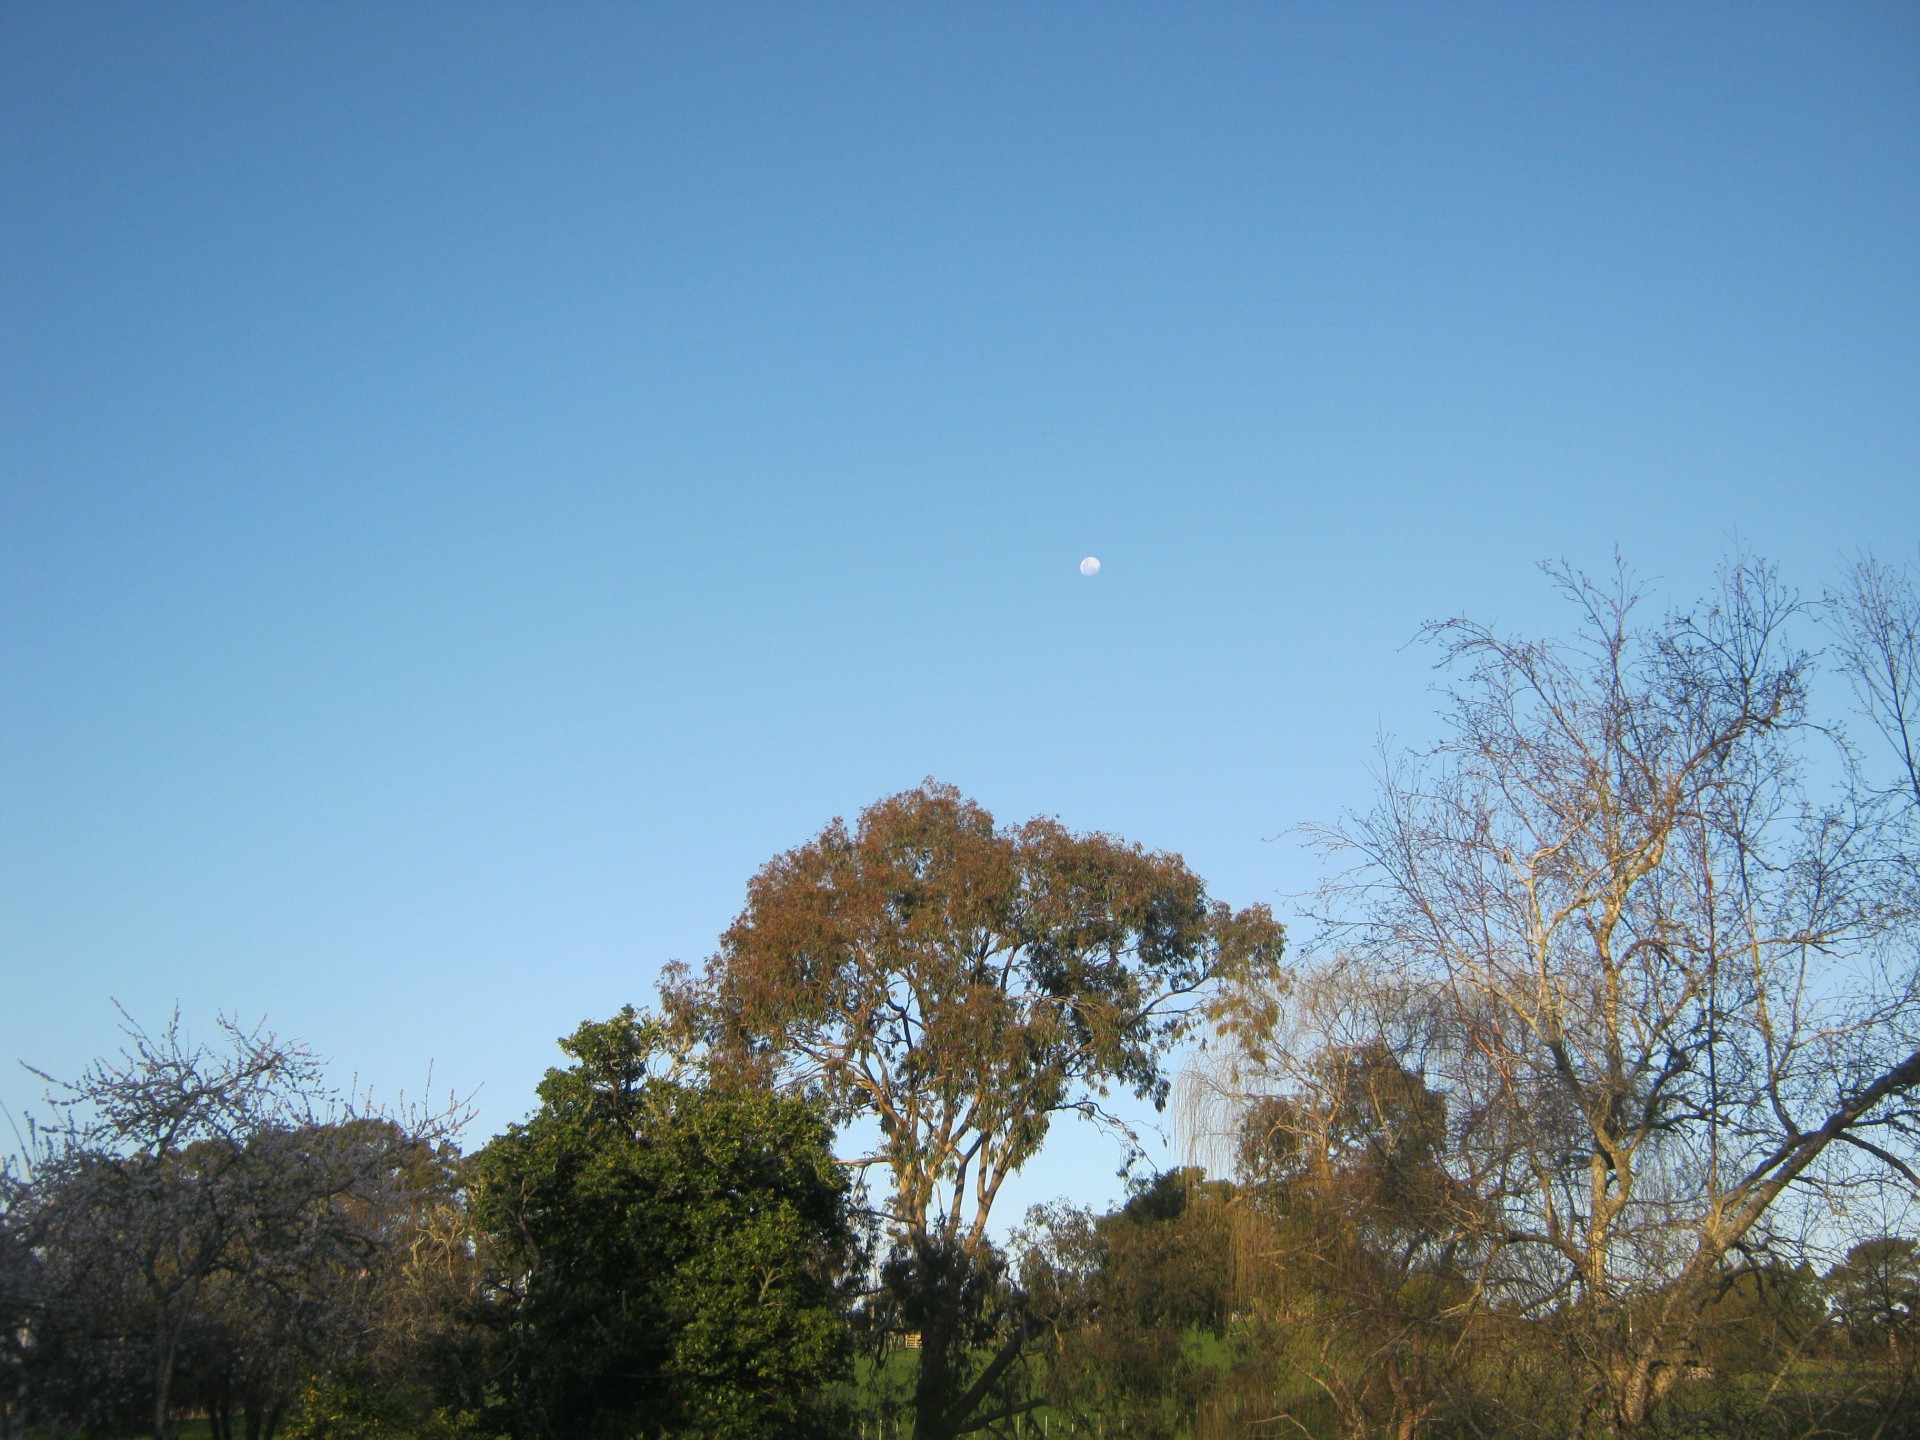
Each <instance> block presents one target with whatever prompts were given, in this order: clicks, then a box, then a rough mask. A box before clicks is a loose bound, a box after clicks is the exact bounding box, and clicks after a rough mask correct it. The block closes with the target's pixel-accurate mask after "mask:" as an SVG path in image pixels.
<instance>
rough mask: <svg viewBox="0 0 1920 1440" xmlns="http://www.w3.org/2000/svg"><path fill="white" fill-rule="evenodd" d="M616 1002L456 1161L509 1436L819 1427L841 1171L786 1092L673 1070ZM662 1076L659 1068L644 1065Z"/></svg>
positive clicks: (657, 1039) (845, 1255) (846, 1359)
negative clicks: (491, 1293)
mask: <svg viewBox="0 0 1920 1440" xmlns="http://www.w3.org/2000/svg"><path fill="white" fill-rule="evenodd" d="M665 1038H666V1037H665V1035H664V1032H663V1031H662V1029H661V1027H660V1026H659V1024H658V1023H657V1022H655V1021H653V1020H652V1019H650V1018H647V1017H643V1016H641V1015H638V1014H636V1013H635V1012H634V1011H633V1009H632V1008H630V1007H629V1008H628V1009H625V1010H623V1011H621V1012H620V1014H618V1015H617V1016H615V1017H614V1018H613V1019H611V1020H607V1021H602V1022H593V1023H588V1024H584V1025H582V1026H581V1027H580V1029H579V1030H577V1031H576V1032H575V1033H574V1034H573V1036H572V1037H571V1038H569V1039H567V1040H565V1041H563V1042H561V1044H562V1048H563V1049H564V1050H565V1051H566V1052H567V1054H568V1055H570V1056H571V1057H572V1059H573V1063H572V1064H571V1065H570V1066H568V1067H567V1068H565V1069H557V1070H551V1071H549V1072H548V1073H547V1077H546V1079H545V1080H544V1081H542V1082H541V1085H540V1087H539V1095H540V1108H539V1109H538V1111H537V1112H536V1113H535V1114H534V1116H533V1118H532V1119H530V1120H529V1121H527V1122H526V1123H525V1124H522V1125H514V1126H512V1127H510V1128H509V1129H508V1131H507V1133H506V1134H504V1135H502V1136H501V1137H499V1138H498V1139H496V1140H495V1141H493V1142H492V1143H491V1144H490V1145H488V1146H487V1147H486V1149H485V1150H483V1151H481V1152H480V1154H479V1155H478V1156H477V1157H476V1158H475V1163H474V1167H473V1184H474V1207H475V1220H476V1223H477V1225H478V1227H479V1228H480V1230H481V1232H482V1233H483V1235H485V1236H486V1237H487V1238H488V1242H489V1244H490V1245H491V1246H492V1247H493V1252H494V1254H495V1257H496V1259H497V1261H498V1263H499V1264H500V1266H501V1270H502V1275H503V1278H504V1281H505V1284H506V1286H507V1290H508V1298H507V1302H506V1305H505V1316H506V1322H507V1325H508V1330H509V1335H508V1338H507V1358H506V1370H507V1376H508V1382H507V1383H508V1388H509V1392H510V1403H511V1408H512V1412H513V1414H512V1421H513V1423H514V1425H515V1426H516V1428H517V1429H519V1430H520V1431H521V1432H522V1433H525V1434H528V1435H538V1436H552V1437H566V1440H591V1437H615V1436H619V1437H628V1436H649V1437H655V1436H658V1437H665V1436H701V1437H707V1440H759V1437H767V1440H773V1437H796V1440H797V1437H805V1436H808V1435H824V1434H828V1433H831V1431H832V1429H833V1422H834V1415H835V1406H834V1391H835V1387H836V1386H838V1385H840V1384H842V1383H843V1382H845V1381H846V1380H848V1379H849V1378H850V1344H849V1339H848V1330H847V1325H846V1320H845V1308H844V1305H843V1301H842V1295H841V1293H840V1290H839V1288H838V1282H839V1281H840V1279H841V1278H842V1276H843V1275H844V1274H845V1273H846V1270H847V1266H848V1264H849V1261H850V1258H851V1257H852V1254H853V1246H854V1234H853V1231H852V1228H851V1226H850V1224H849V1221H848V1207H847V1196H848V1186H847V1180H846V1176H845V1173H844V1171H843V1170H842V1169H841V1168H840V1167H839V1166H838V1165H837V1164H836V1163H835V1162H834V1160H833V1158H832V1155H831V1153H830V1151H829V1148H828V1141H829V1132H828V1128H827V1126H826V1123H825V1122H824V1121H823V1120H822V1119H821V1117H820V1116H819V1114H818V1112H817V1111H816V1110H815V1109H813V1108H812V1107H810V1106H809V1105H808V1104H807V1103H806V1102H804V1101H802V1100H798V1099H794V1098H791V1097H784V1096H779V1095H775V1094H772V1093H770V1092H767V1091H755V1090H751V1089H738V1088H736V1089H730V1090H726V1091H721V1090H716V1089H713V1088H710V1087H707V1086H704V1085H701V1084H697V1083H690V1082H689V1078H688V1077H686V1076H684V1075H675V1074H673V1073H671V1072H672V1070H673V1068H674V1067H673V1066H672V1065H671V1064H670V1063H669V1061H668V1057H667V1054H666V1051H665V1049H664V1044H665ZM663 1072H666V1073H663Z"/></svg>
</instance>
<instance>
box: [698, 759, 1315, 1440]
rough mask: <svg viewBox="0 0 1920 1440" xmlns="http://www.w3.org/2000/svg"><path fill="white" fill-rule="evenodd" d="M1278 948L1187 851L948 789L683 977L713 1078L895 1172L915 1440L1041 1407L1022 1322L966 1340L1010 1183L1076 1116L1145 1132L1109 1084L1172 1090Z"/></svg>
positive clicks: (1252, 913) (784, 866)
mask: <svg viewBox="0 0 1920 1440" xmlns="http://www.w3.org/2000/svg"><path fill="white" fill-rule="evenodd" d="M1281 942H1282V933H1281V928H1280V926H1279V925H1278V924H1277V923H1275V921H1274V920H1273V918H1272V916H1271V915H1270V914H1269V913H1268V912H1267V910H1266V909H1265V907H1260V906H1256V907H1253V908H1251V909H1248V910H1243V911H1240V912H1238V913H1235V912H1233V911H1231V910H1229V909H1228V908H1227V907H1226V906H1225V905H1223V904H1220V903H1217V902H1215V901H1212V900H1210V899H1209V898H1208V896H1207V893H1206V889H1205V887H1204V885H1203V884H1202V883H1201V881H1200V879H1199V877H1197V876H1196V875H1194V874H1193V872H1192V871H1190V870H1189V869H1188V868H1187V866H1186V865H1185V864H1184V862H1182V861H1181V860H1180V858H1179V857H1178V856H1174V855H1167V854H1159V853H1151V852H1148V851H1146V850H1143V849H1142V848H1140V847H1139V846H1137V845H1130V844H1127V843H1125V842H1123V841H1120V840H1117V839H1115V838H1113V837H1111V836H1107V835H1099V834H1076V833H1074V832H1071V831H1069V830H1067V829H1066V828H1065V827H1064V826H1062V825H1061V824H1060V823H1059V822H1057V821H1055V820H1051V819H1035V820H1031V821H1028V822H1027V823H1026V824H1024V825H1019V826H1012V827H1005V828H1003V827H1000V826H998V825H996V824H995V822H994V818H993V816H992V815H991V814H989V813H988V812H987V811H986V810H985V809H983V808H982V807H980V806H979V805H977V804H975V803H973V802H972V801H970V800H967V799H965V798H964V797H963V796H962V795H961V794H960V792H959V791H958V790H956V789H954V788H953V787H951V786H948V785H941V784H936V783H934V782H933V781H928V782H927V783H925V784H924V785H922V786H921V787H920V788H919V789H916V790H909V791H906V792H904V793H902V794H898V795H894V796H890V797H888V798H886V799H884V800H881V801H879V802H877V803H875V804H874V805H872V806H869V807H868V808H867V809H866V810H865V811H864V812H862V814H861V815H860V817H859V820H858V822H857V823H856V824H854V825H852V826H849V825H847V824H845V823H844V822H842V821H839V820H836V821H834V822H833V823H832V824H830V825H829V826H827V827H826V829H824V830H823V831H822V832H821V833H820V834H819V835H818V836H817V837H815V838H814V839H813V840H810V841H808V842H807V843H806V844H804V845H801V846H799V847H797V848H796V849H793V850H791V851H788V852H787V853H785V854H783V855H780V856H777V857H775V858H774V859H773V860H771V861H769V862H768V863H767V864H766V865H765V866H764V867H763V868H762V869H761V870H760V872H759V873H758V874H757V875H755V876H754V877H753V879H752V880H751V881H750V882H749V884H748V888H747V903H746V908H745V909H744V910H743V911H742V912H741V914H740V915H739V917H738V918H737V919H736V920H735V921H734V923H733V924H732V926H731V927H730V928H729V929H728V930H727V931H726V933H725V935H724V936H723V937H722V939H721V943H720V949H719V952H718V953H717V954H716V955H714V956H713V958H712V959H711V960H710V961H709V962H708V963H707V966H706V968H705V970H704V972H703V973H701V974H699V975H697V976H696V975H693V974H690V973H687V972H684V971H682V972H679V973H678V974H677V975H675V976H673V977H670V979H669V983H668V987H667V998H668V1002H669V1006H670V1008H671V1010H672V1011H673V1013H674V1014H675V1015H676V1017H677V1018H678V1020H679V1021H680V1023H682V1024H683V1025H685V1026H686V1027H688V1028H689V1030H690V1031H691V1032H693V1033H694V1034H697V1035H698V1036H699V1037H700V1038H701V1039H702V1040H703V1041H704V1042H705V1044H706V1045H707V1047H708V1053H709V1054H710V1057H711V1063H712V1064H713V1065H714V1067H715V1070H716V1073H718V1074H721V1075H731V1076H733V1077H735V1078H736V1080H738V1081H740V1082H743V1083H752V1084H773V1085H777V1086H779V1087H781V1088H783V1089H787V1090H791V1091H794V1092H796V1093H800V1094H804V1095H808V1096H814V1097H817V1098H818V1099H819V1100H820V1101H821V1102H822V1103H823V1104H824V1105H825V1106H827V1107H828V1113H829V1114H830V1115H831V1116H832V1118H833V1119H834V1120H835V1121H836V1122H839V1123H841V1124H843V1125H846V1124H850V1123H852V1122H866V1123H867V1125H868V1126H869V1127H870V1128H869V1130H868V1132H867V1133H872V1134H874V1135H875V1136H876V1137H877V1143H876V1144H875V1145H874V1147H873V1148H872V1149H871V1150H870V1151H868V1152H866V1153H864V1154H862V1155H859V1156H857V1157H854V1160H853V1163H854V1164H855V1165H856V1166H858V1167H860V1168H861V1169H862V1170H863V1171H864V1170H866V1169H868V1168H873V1169H877V1170H878V1171H881V1172H884V1174H885V1176H886V1183H885V1185H884V1193H883V1197H882V1198H881V1199H880V1204H879V1209H880V1212H881V1215H882V1218H883V1220H884V1223H885V1224H886V1226H887V1227H888V1229H889V1232H890V1236H891V1239H892V1241H893V1243H894V1245H895V1248H896V1256H895V1266H894V1269H893V1273H894V1275H895V1276H906V1277H909V1278H910V1279H911V1281H912V1283H913V1284H914V1285H915V1286H916V1287H917V1289H918V1292H919V1293H918V1296H917V1299H916V1301H915V1313H916V1314H917V1315H918V1317H919V1352H918V1354H919V1365H918V1371H917V1377H916V1380H915V1392H914V1400H913V1404H914V1412H915V1421H914V1434H915V1436H916V1437H917V1440H937V1437H938V1440H943V1437H947V1436H951V1435H955V1434H958V1433H961V1432H962V1431H964V1430H968V1429H975V1428H979V1427H981V1426H984V1425H986V1424H988V1423H991V1421H992V1420H993V1418H994V1417H995V1416H1002V1417H1004V1416H1005V1415H1006V1414H1007V1413H1009V1412H1011V1411H1013V1410H1017V1409H1020V1408H1024V1407H1026V1406H1028V1405H1030V1404H1031V1403H1032V1402H1031V1400H1029V1399H1022V1398H1020V1397H1007V1396H1005V1395H1004V1394H1001V1393H999V1391H998V1387H1000V1386H1001V1384H1002V1382H1003V1381H1004V1380H1005V1378H1006V1377H1007V1374H1008V1371H1009V1369H1010V1367H1012V1366H1013V1365H1014V1364H1015V1362H1016V1361H1017V1359H1018V1357H1019V1354H1020V1351H1021V1348H1022V1345H1023V1343H1024V1338H1025V1332H1024V1326H1022V1325H1021V1324H1020V1323H1018V1317H1017V1316H1009V1317H1007V1323H1006V1324H1004V1325H1003V1326H1002V1327H1001V1332H1002V1333H1001V1337H1000V1340H999V1344H998V1346H997V1348H996V1349H995V1350H994V1351H993V1353H992V1354H991V1355H990V1356H988V1357H986V1358H985V1359H984V1360H982V1361H980V1362H979V1363H974V1359H973V1357H972V1356H970V1355H969V1354H968V1353H967V1352H968V1351H969V1350H970V1349H971V1348H972V1347H971V1346H970V1345H969V1344H968V1337H967V1336H966V1334H965V1333H963V1332H964V1331H965V1330H966V1329H967V1328H968V1327H967V1326H965V1325H964V1323H963V1321H964V1317H965V1315H966V1312H967V1309H968V1297H969V1296H973V1295H977V1294H978V1293H979V1292H980V1290H981V1283H980V1270H981V1267H982V1266H983V1265H986V1264H987V1263H988V1262H989V1259H990V1256H991V1247H990V1244H989V1239H988V1221H989V1219H990V1217H991V1214H992V1211H993V1206H994V1202H995V1200H996V1199H997V1198H998V1196H999V1194H1000V1192H1001V1189H1002V1187H1003V1186H1004V1185H1005V1183H1006V1181H1007V1180H1008V1179H1009V1178H1010V1177H1011V1176H1013V1175H1014V1174H1015V1173H1016V1172H1017V1171H1019V1169H1020V1168H1021V1167H1022V1166H1023V1165H1025V1164H1026V1163H1027V1162H1028V1161H1029V1160H1031V1159H1032V1158H1033V1157H1034V1155H1036V1154H1037V1153H1039V1150H1040V1148H1041V1146H1042V1144H1043V1143H1044V1142H1045V1140H1046V1138H1047V1134H1048V1131H1049V1128H1050V1126H1051V1125H1052V1122H1053V1120H1054V1118H1055V1117H1056V1116H1059V1115H1062V1114H1077V1115H1082V1116H1086V1117H1089V1118H1091V1119H1093V1120H1096V1121H1099V1122H1102V1123H1105V1124H1107V1125H1109V1126H1112V1127H1113V1128H1115V1129H1117V1130H1119V1131H1121V1132H1123V1133H1126V1134H1130V1133H1131V1132H1129V1131H1127V1129H1126V1126H1125V1125H1124V1124H1123V1123H1122V1121H1121V1120H1120V1118H1119V1117H1118V1116H1117V1115H1116V1113H1115V1112H1114V1111H1113V1110H1112V1109H1111V1108H1110V1105H1109V1099H1110V1096H1111V1094H1112V1092H1113V1090H1114V1089H1116V1088H1118V1089H1120V1090H1123V1091H1125V1092H1128V1093H1130V1094H1132V1095H1134V1096H1137V1097H1141V1098H1144V1099H1146V1100H1148V1101H1150V1102H1151V1103H1153V1104H1155V1105H1159V1104H1161V1103H1163V1102H1164V1099H1165V1097H1166V1092H1167V1087H1168V1082H1167V1079H1166V1076H1165V1074H1164V1071H1163V1063H1164V1061H1165V1059H1166V1057H1167V1054H1168V1050H1169V1047H1171V1046H1172V1045H1174V1044H1175V1043H1176V1042H1177V1041H1178V1040H1179V1039H1180V1038H1181V1037H1182V1036H1183V1035H1185V1034H1186V1033H1187V1032H1188V1029H1189V1027H1190V1025H1192V1024H1193V1023H1194V1022H1195V1020H1196V1019H1197V1018H1198V1015H1199V1012H1200V1008H1201V1006H1202V1005H1203V1003H1204V1001H1205V999H1206V998H1207V997H1208V995H1209V994H1210V993H1211V989H1212V987H1213V985H1214V983H1215V982H1216V980H1217V979H1219V978H1220V977H1221V976H1222V975H1224V974H1227V973H1247V972H1252V971H1256V970H1271V969H1272V968H1273V967H1275V966H1276V965H1277V964H1278V962H1279V958H1280V952H1281ZM850 1133H851V1132H850Z"/></svg>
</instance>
